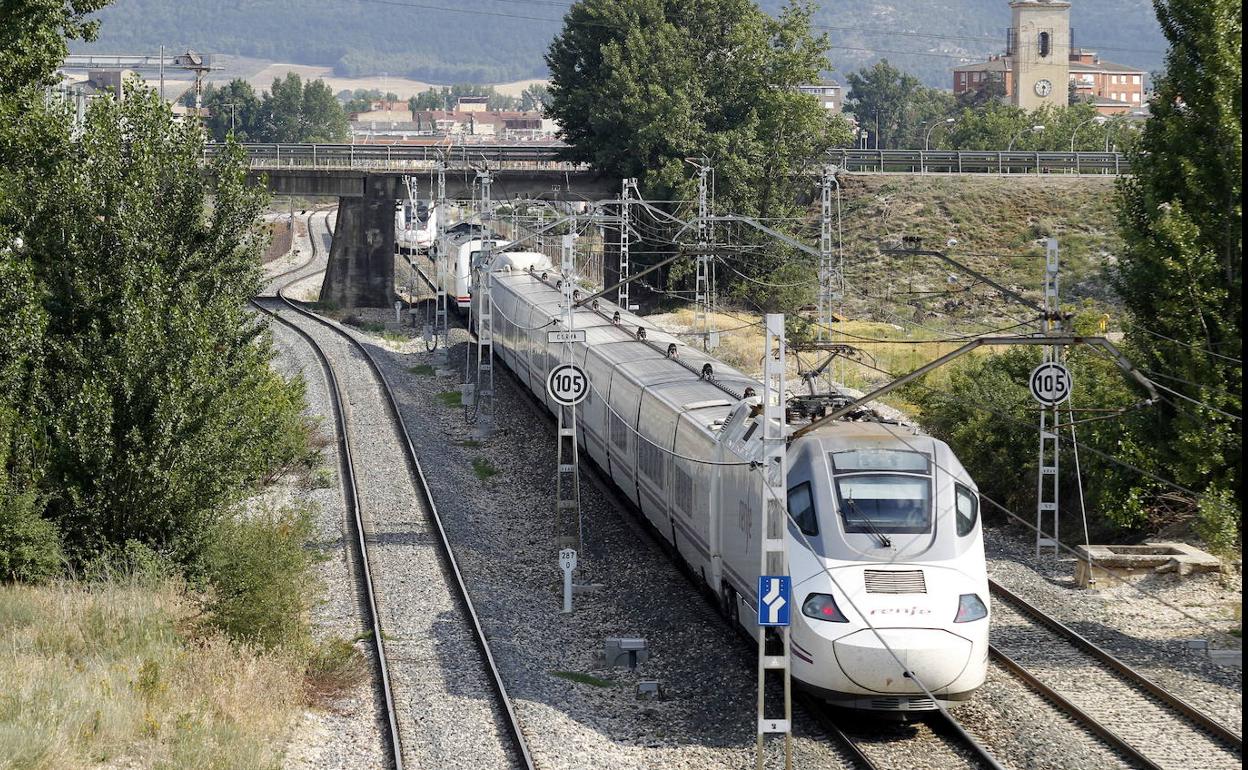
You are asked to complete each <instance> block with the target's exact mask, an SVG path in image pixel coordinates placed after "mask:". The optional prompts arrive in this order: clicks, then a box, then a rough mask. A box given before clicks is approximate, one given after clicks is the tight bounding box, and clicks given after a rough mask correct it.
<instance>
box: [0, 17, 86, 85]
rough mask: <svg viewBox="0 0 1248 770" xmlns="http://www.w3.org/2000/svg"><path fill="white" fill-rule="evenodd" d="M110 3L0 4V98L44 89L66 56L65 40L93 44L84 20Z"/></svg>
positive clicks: (51, 80)
mask: <svg viewBox="0 0 1248 770" xmlns="http://www.w3.org/2000/svg"><path fill="white" fill-rule="evenodd" d="M109 2H110V0H0V51H3V52H4V55H3V56H0V94H6V93H7V94H12V93H15V92H16V91H18V90H21V89H23V88H26V87H27V86H30V85H48V84H51V83H52V82H54V81H53V78H52V75H53V73H54V72H55V71H56V68H57V67H59V66H60V65H61V62H62V61H64V60H65V54H66V53H67V52H68V50H69V49H68V46H67V45H66V42H65V41H66V39H67V38H68V39H70V40H85V41H91V40H95V38H96V34H97V33H98V32H99V22H98V21H95V20H92V19H90V18H88V17H89V16H90V15H91V14H93V13H95V12H96V11H98V10H100V9H101V8H103V7H104V6H106V5H108V4H109Z"/></svg>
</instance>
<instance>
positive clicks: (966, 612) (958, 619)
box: [953, 594, 988, 623]
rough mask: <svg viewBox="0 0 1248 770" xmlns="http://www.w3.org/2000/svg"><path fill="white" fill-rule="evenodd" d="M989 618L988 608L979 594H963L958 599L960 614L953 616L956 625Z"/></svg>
mask: <svg viewBox="0 0 1248 770" xmlns="http://www.w3.org/2000/svg"><path fill="white" fill-rule="evenodd" d="M986 617H988V608H987V607H985V606H984V601H983V599H980V598H979V595H978V594H962V595H961V596H959V597H958V614H957V615H954V616H953V622H954V623H970V622H971V621H972V620H981V619H983V618H986Z"/></svg>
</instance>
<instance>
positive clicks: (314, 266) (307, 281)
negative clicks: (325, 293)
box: [264, 209, 336, 302]
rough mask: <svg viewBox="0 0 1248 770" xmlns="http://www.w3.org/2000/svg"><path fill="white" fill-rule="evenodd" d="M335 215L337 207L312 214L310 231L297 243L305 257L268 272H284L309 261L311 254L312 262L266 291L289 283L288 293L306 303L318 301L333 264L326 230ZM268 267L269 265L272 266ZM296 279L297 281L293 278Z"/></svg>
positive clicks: (274, 290) (272, 290)
mask: <svg viewBox="0 0 1248 770" xmlns="http://www.w3.org/2000/svg"><path fill="white" fill-rule="evenodd" d="M335 214H336V209H330V210H328V211H318V212H313V213H312V214H310V215H309V216H308V219H307V226H306V229H307V231H308V232H305V233H303V234H301V235H302V237H301V238H299V239H296V244H297V245H298V246H299V247H300V249H301V252H302V253H301V256H300V257H299V258H298V259H297V260H293V261H292V262H291V263H290V264H287V265H286V266H285V267H283V268H282V269H280V270H270V271H268V274H269V275H278V274H280V273H283V272H285V271H287V270H290V269H292V268H293V267H295V266H297V265H298V264H300V263H301V262H304V261H307V260H308V257H309V256H310V255H314V256H313V258H312V260H311V261H310V262H308V265H307V267H306V268H303V269H301V270H299V272H298V273H297V274H295V275H293V276H291V275H288V276H285V277H283V278H279V279H277V280H275V281H270V282H269V285H268V286H267V287H266V288H265V290H264V293H265V294H275V293H276V292H277V289H278V288H280V287H281V286H283V285H285V284H289V286H288V287H287V289H286V296H288V297H290V298H291V299H298V300H302V301H304V302H314V301H316V299H317V297H319V296H320V293H321V281H322V280H323V273H324V272H325V267H326V266H327V265H328V264H329V246H330V235H329V233H328V232H327V231H326V223H327V222H329V221H330V220H332V219H333V217H334V215H335ZM309 239H314V240H315V241H316V243H315V246H313V245H312V244H311V243H310V242H309ZM279 261H280V260H279ZM270 264H274V263H270ZM265 267H266V268H268V265H266V266H265ZM292 279H297V280H293V281H292Z"/></svg>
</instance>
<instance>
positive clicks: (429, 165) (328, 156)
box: [204, 144, 589, 171]
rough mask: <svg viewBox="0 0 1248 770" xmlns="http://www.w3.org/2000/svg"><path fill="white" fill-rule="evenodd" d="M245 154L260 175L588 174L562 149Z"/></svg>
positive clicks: (372, 147) (306, 147) (389, 147)
mask: <svg viewBox="0 0 1248 770" xmlns="http://www.w3.org/2000/svg"><path fill="white" fill-rule="evenodd" d="M243 149H244V150H245V151H246V152H247V156H248V158H249V160H250V165H251V168H253V169H255V170H269V169H291V170H302V169H314V170H325V171H354V170H359V171H411V170H432V169H435V168H437V164H438V162H439V161H443V162H445V163H446V166H447V168H448V169H460V170H462V169H472V168H483V167H485V166H488V167H489V168H491V169H494V170H499V169H510V170H550V171H587V170H589V166H588V165H586V164H583V163H571V162H568V161H564V160H560V159H559V158H558V152H559V150H561V149H563V148H562V146H561V145H553V146H552V145H501V144H461V145H454V146H449V147H448V146H437V145H403V144H244V145H243ZM220 150H221V145H219V144H207V145H205V147H204V158H205V160H207V159H210V158H212V157H214V156H215V155H216V154H217V153H218V152H220Z"/></svg>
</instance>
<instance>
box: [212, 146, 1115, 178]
mask: <svg viewBox="0 0 1248 770" xmlns="http://www.w3.org/2000/svg"><path fill="white" fill-rule="evenodd" d="M243 147H244V149H245V150H246V151H247V156H248V160H249V163H250V166H251V169H252V170H253V171H294V170H304V169H306V170H312V171H329V172H366V173H395V174H409V173H421V172H425V173H427V172H429V171H431V170H433V169H436V168H437V166H438V163H439V162H444V163H445V164H446V168H447V170H448V171H459V172H468V171H472V170H474V169H479V168H484V167H487V166H488V167H489V168H490V169H491V170H492V171H520V172H525V171H528V172H563V173H570V174H572V173H574V174H592V173H593V171H592V170H591V169H590V168H589V166H588V165H586V164H583V163H573V162H569V161H566V160H563V159H562V158H560V153H561V151H562V150H564V149H565V148H564V147H563V146H562V145H548V144H542V145H537V144H535V145H491V144H479V145H472V144H464V145H455V146H453V147H446V146H436V145H399V144H247V145H243ZM218 149H219V145H208V146H207V147H206V148H205V157H206V158H207V157H211V156H212V155H214V154H215V153H216V152H217V151H218ZM827 162H828V163H832V164H835V165H837V166H839V167H840V168H841V169H843V170H845V171H846V172H849V173H869V174H870V173H874V174H989V175H1005V174H1042V175H1064V174H1073V175H1084V174H1101V175H1114V176H1118V175H1122V174H1129V173H1130V172H1131V167H1130V161H1129V160H1128V158H1127V157H1126V156H1124V155H1123V154H1122V153H1117V152H1024V151H1010V152H999V151H994V150H956V151H955V150H860V149H838V150H832V151H831V152H829V154H828V157H827ZM815 175H816V176H817V174H815Z"/></svg>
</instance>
